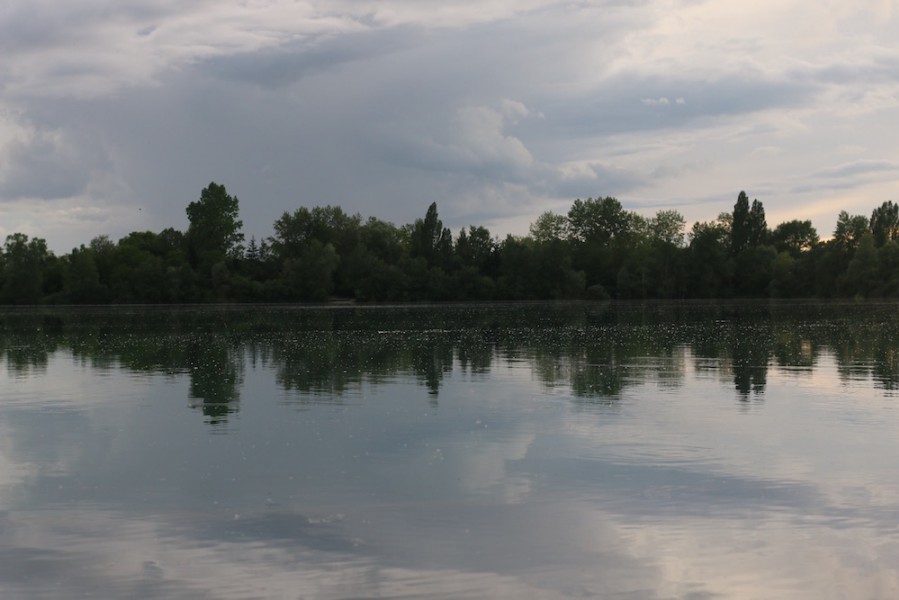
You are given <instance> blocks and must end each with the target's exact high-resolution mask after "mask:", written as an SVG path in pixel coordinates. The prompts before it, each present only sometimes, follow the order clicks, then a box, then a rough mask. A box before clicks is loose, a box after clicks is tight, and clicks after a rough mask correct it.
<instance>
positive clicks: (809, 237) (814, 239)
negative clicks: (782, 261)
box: [770, 220, 818, 258]
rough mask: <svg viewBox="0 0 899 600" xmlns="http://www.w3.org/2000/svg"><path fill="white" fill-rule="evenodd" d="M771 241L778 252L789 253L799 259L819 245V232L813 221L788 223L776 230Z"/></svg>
mask: <svg viewBox="0 0 899 600" xmlns="http://www.w3.org/2000/svg"><path fill="white" fill-rule="evenodd" d="M770 241H771V245H772V246H774V248H775V249H776V250H777V251H778V252H788V253H789V254H790V255H791V256H792V257H793V258H799V256H800V255H801V254H802V253H803V252H806V251H808V250H811V249H812V248H814V247H815V245H816V244H817V243H818V232H817V231H815V228H814V227H812V222H811V221H797V220H793V221H786V222H784V223H781V224H780V225H778V226H777V227H775V228H774V231H772V232H771V239H770Z"/></svg>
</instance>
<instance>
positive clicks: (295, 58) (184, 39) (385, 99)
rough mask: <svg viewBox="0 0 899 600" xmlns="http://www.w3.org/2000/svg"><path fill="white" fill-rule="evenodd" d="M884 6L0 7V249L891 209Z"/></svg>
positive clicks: (890, 75) (895, 61) (510, 2)
mask: <svg viewBox="0 0 899 600" xmlns="http://www.w3.org/2000/svg"><path fill="white" fill-rule="evenodd" d="M897 32H899V0H853V1H852V2H847V1H846V0H814V1H812V0H754V1H753V2H743V1H742V0H741V1H737V0H733V1H727V0H719V1H717V2H711V1H708V2H704V1H702V0H607V1H589V0H583V1H579V0H570V1H567V2H556V1H553V0H479V1H478V2H473V1H466V0H444V1H441V2H425V1H422V0H382V1H377V2H375V1H369V0H327V1H322V0H308V1H306V2H303V1H294V0H243V1H226V0H128V2H122V1H120V0H4V2H3V3H2V4H0V235H2V236H5V235H7V234H9V233H12V232H14V231H21V232H24V233H26V234H28V235H31V236H39V237H44V238H46V239H47V240H48V242H49V244H50V247H51V248H53V249H54V250H56V251H57V252H66V251H68V250H69V249H71V247H73V246H76V245H79V244H82V243H87V242H88V241H89V240H90V239H91V238H93V237H94V236H96V235H99V234H108V235H110V236H111V237H112V238H113V239H114V240H115V239H118V238H120V237H122V236H123V235H125V234H127V233H128V232H130V231H136V230H153V231H159V230H161V229H163V228H165V227H175V228H178V229H186V228H187V219H186V216H185V212H184V208H185V207H186V206H187V204H188V203H189V202H191V201H194V200H196V199H197V198H198V197H199V194H200V190H201V189H202V188H203V187H205V186H206V185H207V184H208V183H209V182H210V181H215V182H217V183H221V184H224V185H225V186H226V187H227V189H228V191H229V192H230V193H232V194H234V195H236V196H237V197H238V198H239V199H240V208H241V216H242V218H243V221H244V231H245V233H246V234H247V236H248V237H249V236H250V235H255V236H256V237H257V238H258V237H262V236H268V235H271V233H272V223H273V222H274V221H275V219H277V218H278V217H279V216H280V215H281V214H282V213H283V212H284V211H293V210H295V209H296V208H298V207H299V206H316V205H325V204H332V205H333V204H336V205H339V206H341V207H343V208H344V209H345V210H346V211H348V212H359V213H361V214H362V215H363V216H366V217H367V216H377V217H380V218H382V219H385V220H389V221H392V222H394V223H396V224H397V225H401V224H404V223H408V222H412V221H414V220H415V219H416V218H418V217H422V216H424V213H425V211H426V209H427V206H428V204H430V203H431V202H434V201H436V202H437V204H438V209H439V213H440V216H441V218H442V219H443V222H444V224H445V225H447V226H450V227H452V228H453V230H454V232H456V231H457V230H458V228H459V227H460V226H467V225H470V224H476V225H485V226H487V227H489V228H490V230H491V231H492V232H493V233H494V234H496V235H505V234H506V233H515V234H524V233H526V232H527V227H528V225H529V224H530V223H531V222H533V221H534V220H535V219H536V217H537V216H538V215H539V214H540V213H541V212H543V211H545V210H554V211H556V212H561V213H564V212H566V211H567V210H568V207H569V206H570V204H571V202H572V201H573V200H574V199H575V198H586V197H591V196H592V197H598V196H607V195H612V196H616V197H617V198H619V199H620V200H621V202H622V203H623V204H624V206H625V208H627V209H630V210H635V211H638V212H640V213H642V214H646V215H652V214H654V213H655V212H656V211H657V210H659V209H669V208H675V209H677V210H679V211H681V213H682V214H683V215H684V216H685V217H686V218H687V220H688V221H693V220H710V219H713V218H715V217H716V216H717V215H718V213H720V212H722V211H730V210H731V209H732V207H733V204H734V202H735V201H736V197H737V194H738V192H739V191H740V190H746V192H747V193H748V194H749V197H750V198H758V199H759V200H761V201H762V202H763V203H764V205H765V209H766V212H767V216H768V224H769V226H771V227H773V226H775V225H777V224H778V223H780V222H782V221H784V220H788V219H793V218H801V219H812V221H813V222H814V224H815V226H816V227H817V228H818V231H819V233H820V234H822V235H824V236H826V235H829V234H830V233H831V232H832V230H833V227H834V224H835V222H836V216H837V214H838V213H839V211H840V210H847V211H849V212H850V213H853V214H855V213H861V214H865V215H870V213H871V210H872V209H873V208H874V207H876V206H878V205H879V204H880V203H882V202H883V201H885V200H899V194H897V193H896V190H897V181H899V177H897V176H899V35H897Z"/></svg>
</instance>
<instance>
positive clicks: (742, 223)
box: [730, 192, 750, 255]
mask: <svg viewBox="0 0 899 600" xmlns="http://www.w3.org/2000/svg"><path fill="white" fill-rule="evenodd" d="M749 230H750V225H749V196H747V195H746V192H740V194H739V195H738V196H737V203H736V204H734V212H733V218H732V220H731V228H730V250H731V253H732V254H734V255H737V254H739V253H740V252H742V251H743V250H744V249H745V248H746V246H748V245H749V235H750V234H749Z"/></svg>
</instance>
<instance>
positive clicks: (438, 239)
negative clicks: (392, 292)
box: [409, 202, 453, 267]
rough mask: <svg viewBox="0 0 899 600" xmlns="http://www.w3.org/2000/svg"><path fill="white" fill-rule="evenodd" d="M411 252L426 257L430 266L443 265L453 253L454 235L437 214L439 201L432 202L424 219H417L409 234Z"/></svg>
mask: <svg viewBox="0 0 899 600" xmlns="http://www.w3.org/2000/svg"><path fill="white" fill-rule="evenodd" d="M409 242H410V248H409V254H410V256H412V257H413V258H417V257H421V258H423V259H425V261H426V262H427V264H428V266H429V267H433V266H439V267H443V266H444V265H445V264H446V262H447V261H448V259H449V257H450V256H451V255H452V249H453V237H452V233H451V232H450V230H449V229H447V228H444V227H443V222H442V221H441V220H440V217H438V216H437V203H436V202H432V203H431V205H430V206H429V207H428V212H427V213H426V214H425V218H424V219H416V221H415V223H413V225H412V227H411V233H410V236H409Z"/></svg>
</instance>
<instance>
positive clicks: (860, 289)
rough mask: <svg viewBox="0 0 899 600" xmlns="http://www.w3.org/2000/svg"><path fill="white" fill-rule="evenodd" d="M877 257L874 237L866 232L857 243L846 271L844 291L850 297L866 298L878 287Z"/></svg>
mask: <svg viewBox="0 0 899 600" xmlns="http://www.w3.org/2000/svg"><path fill="white" fill-rule="evenodd" d="M877 259H878V256H877V248H876V247H875V246H874V235H873V234H871V232H867V233H865V234H864V235H862V237H861V239H860V240H859V242H858V248H856V250H855V254H854V255H853V257H852V260H851V261H849V268H848V269H847V271H846V279H845V289H846V291H847V293H848V294H850V295H852V296H862V297H868V296H871V295H873V292H874V291H875V290H876V289H877V288H878V287H879V281H878V270H879V269H878V260H877Z"/></svg>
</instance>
